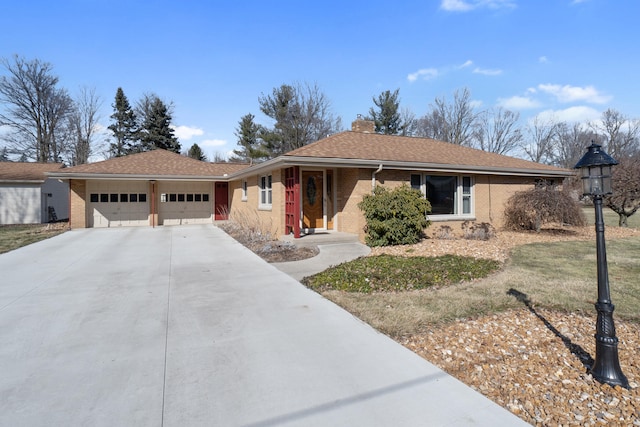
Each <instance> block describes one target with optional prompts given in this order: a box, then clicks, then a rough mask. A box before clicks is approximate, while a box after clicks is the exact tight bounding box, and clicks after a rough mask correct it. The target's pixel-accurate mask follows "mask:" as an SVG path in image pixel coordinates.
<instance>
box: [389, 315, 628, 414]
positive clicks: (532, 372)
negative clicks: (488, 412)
mask: <svg viewBox="0 0 640 427" xmlns="http://www.w3.org/2000/svg"><path fill="white" fill-rule="evenodd" d="M616 330H617V335H618V338H619V340H620V342H619V343H618V351H619V355H620V365H621V368H622V372H623V373H624V374H625V375H626V377H627V379H628V380H629V384H630V389H629V390H627V389H624V388H621V387H610V386H608V385H603V384H601V383H598V382H597V381H595V380H594V379H593V378H592V376H591V375H590V374H589V373H588V370H587V367H588V366H591V361H592V359H591V357H592V356H591V355H594V354H595V340H594V337H593V334H594V332H595V314H594V315H593V316H591V315H582V314H575V313H557V312H552V311H547V310H542V309H535V307H532V308H531V310H529V309H526V308H525V309H521V310H512V311H508V312H505V313H501V314H499V315H491V316H486V317H482V318H478V319H465V320H459V321H457V322H454V323H451V324H448V325H445V326H443V327H440V328H434V329H433V330H431V331H428V332H426V333H424V334H420V335H415V336H411V337H407V338H405V339H403V340H401V343H402V344H403V345H404V346H406V347H408V348H409V349H411V350H412V351H414V352H416V353H417V354H419V355H421V356H422V357H424V358H425V359H427V360H429V361H430V362H431V363H433V364H435V365H436V366H438V367H440V368H441V369H443V370H444V371H446V372H448V373H449V374H451V375H453V376H454V377H456V378H458V379H459V380H460V381H462V382H464V383H465V384H467V385H469V386H471V387H472V388H474V389H475V390H477V391H479V392H480V393H482V394H483V395H485V396H487V397H488V398H489V399H491V400H493V401H494V402H496V403H498V404H499V405H501V406H503V407H505V408H507V409H509V410H510V411H511V412H513V413H514V414H516V415H518V416H519V417H520V418H522V419H523V420H525V421H527V422H529V423H530V424H532V425H537V426H599V425H610V426H640V389H639V388H638V383H639V382H640V361H639V360H638V357H637V355H638V351H639V350H640V339H639V337H640V327H639V326H638V325H635V324H628V323H621V322H616Z"/></svg>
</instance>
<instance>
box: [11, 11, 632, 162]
mask: <svg viewBox="0 0 640 427" xmlns="http://www.w3.org/2000/svg"><path fill="white" fill-rule="evenodd" d="M2 9H3V10H2V13H1V14H0V57H3V58H11V57H12V55H14V54H18V55H20V56H21V57H23V58H25V59H35V58H38V59H40V60H43V61H46V62H50V63H51V64H52V65H53V70H54V73H56V74H57V75H58V76H59V77H60V84H61V85H62V86H63V87H65V88H67V89H68V90H69V91H70V93H71V94H72V95H75V94H76V93H77V92H78V90H79V88H80V87H82V86H86V87H94V88H95V89H96V92H97V94H98V95H99V96H100V97H101V98H102V101H103V105H102V114H101V116H102V120H101V123H102V124H104V126H107V125H108V124H109V116H110V115H111V114H112V112H113V109H112V107H111V105H112V103H113V100H114V97H115V93H116V90H117V88H118V87H122V88H123V90H124V92H125V94H126V95H127V97H128V98H129V101H130V102H131V103H132V104H133V103H135V101H137V100H138V99H139V98H140V97H141V96H142V95H143V94H144V93H149V92H153V93H156V94H157V95H159V96H160V97H161V98H162V99H164V100H165V101H168V102H173V103H174V105H175V113H174V124H175V125H176V126H177V129H176V133H177V135H178V136H179V138H180V142H181V144H182V147H183V149H186V148H188V147H190V146H191V145H192V144H193V143H198V144H199V145H200V146H201V147H202V148H203V149H204V152H205V154H207V155H208V156H210V157H212V156H213V154H214V153H216V152H217V153H222V154H226V153H228V152H229V151H230V150H232V149H233V148H235V147H236V140H237V139H236V136H235V135H234V132H235V129H236V127H237V125H238V121H239V120H240V118H241V117H242V116H243V115H245V114H247V113H252V114H254V115H256V117H257V121H258V122H260V123H262V124H266V125H268V124H270V121H269V119H268V118H266V117H264V116H263V115H262V114H261V113H260V111H259V106H258V97H259V96H260V95H261V94H268V93H270V92H271V91H272V89H273V88H274V87H278V86H280V85H281V84H284V83H287V84H292V83H296V82H308V83H311V84H317V85H318V86H319V87H320V89H321V90H322V91H323V92H324V93H325V95H326V96H327V98H328V99H329V100H330V101H331V104H332V110H333V112H334V114H335V115H337V116H340V117H341V118H342V121H343V125H344V126H345V128H349V127H350V124H351V122H352V121H353V120H354V119H355V118H356V116H357V115H358V114H363V115H364V114H367V113H368V111H369V108H370V107H371V106H372V105H373V102H372V97H374V96H377V95H378V94H380V93H381V92H382V91H385V90H395V89H398V88H399V89H400V97H401V106H402V107H407V108H409V109H411V110H412V111H413V112H414V113H415V114H416V116H421V115H423V114H425V113H426V112H427V110H428V108H429V105H430V104H432V103H433V101H434V99H435V98H436V97H446V98H447V99H452V97H453V93H454V91H455V90H456V89H462V88H464V87H467V88H468V89H469V90H470V92H471V96H472V99H473V101H474V102H475V103H476V104H477V105H478V106H480V108H488V107H493V106H503V107H505V108H508V109H511V110H514V111H519V112H520V114H521V117H522V120H523V122H524V121H526V120H527V119H529V118H531V117H533V116H535V115H536V114H540V113H543V114H551V113H553V114H555V116H556V117H557V118H559V119H562V120H568V121H571V120H576V121H584V120H588V119H597V118H598V117H599V115H600V113H601V112H602V111H604V110H606V109H607V108H614V109H617V110H619V111H621V112H622V113H624V114H626V115H628V116H631V117H634V118H637V117H640V103H639V98H640V90H639V85H638V81H639V76H640V55H638V53H639V49H638V47H637V43H638V39H639V37H638V32H639V30H638V29H637V28H638V24H637V17H638V16H640V2H638V1H637V0H618V1H611V0H422V1H403V0H396V1H394V2H391V1H388V0H387V1H378V0H368V1H360V0H356V1H333V0H325V1H322V2H320V1H316V2H301V1H244V2H235V1H224V2H222V1H204V0H184V1H176V0H172V1H164V0H162V1H136V0H126V1H125V0H67V1H59V2H53V1H50V0H49V1H39V0H38V1H22V2H18V1H12V2H6V4H4V5H3V8H2ZM2 72H4V70H2ZM0 108H2V107H1V106H0Z"/></svg>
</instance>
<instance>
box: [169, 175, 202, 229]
mask: <svg viewBox="0 0 640 427" xmlns="http://www.w3.org/2000/svg"><path fill="white" fill-rule="evenodd" d="M212 187H213V182H159V183H158V191H159V193H160V203H159V204H158V223H159V224H160V225H181V224H207V223H209V224H210V223H212V222H213V198H212V197H211V193H212V191H211V189H212Z"/></svg>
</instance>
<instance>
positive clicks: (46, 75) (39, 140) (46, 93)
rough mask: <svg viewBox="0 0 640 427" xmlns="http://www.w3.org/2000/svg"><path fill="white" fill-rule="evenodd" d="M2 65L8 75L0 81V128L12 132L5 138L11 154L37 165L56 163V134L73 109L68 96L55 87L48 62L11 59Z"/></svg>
mask: <svg viewBox="0 0 640 427" xmlns="http://www.w3.org/2000/svg"><path fill="white" fill-rule="evenodd" d="M2 65H3V66H4V67H5V69H6V70H7V71H8V73H9V74H8V76H3V77H2V78H0V103H1V104H4V106H5V111H3V112H0V125H4V126H8V127H9V128H10V129H11V130H12V131H11V132H10V133H9V135H7V136H5V139H6V140H7V142H8V143H9V144H10V146H11V149H12V151H13V152H14V153H16V154H20V155H21V157H23V158H30V159H34V160H35V161H37V162H41V163H46V162H57V161H60V160H61V154H62V151H63V147H62V143H61V138H60V135H62V134H63V133H64V131H63V127H64V126H66V121H67V120H66V119H67V118H68V115H69V113H70V112H71V111H72V108H73V101H72V100H71V97H70V96H69V94H68V93H67V91H66V90H65V89H61V88H59V87H57V84H58V77H56V76H54V75H53V74H52V66H51V64H49V63H46V62H41V61H40V60H38V59H35V60H32V61H27V60H25V59H23V58H20V57H18V56H15V57H14V59H13V62H11V61H9V60H6V59H3V60H2Z"/></svg>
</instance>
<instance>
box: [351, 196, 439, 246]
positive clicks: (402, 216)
mask: <svg viewBox="0 0 640 427" xmlns="http://www.w3.org/2000/svg"><path fill="white" fill-rule="evenodd" d="M358 207H359V208H360V209H361V210H362V211H363V213H364V217H365V219H366V221H367V224H366V226H365V233H366V237H365V239H366V243H367V244H368V245H369V246H389V245H411V244H414V243H418V242H419V241H420V239H421V238H422V237H423V234H424V230H425V229H426V228H427V227H428V226H429V221H428V220H427V214H428V213H429V212H431V204H430V203H429V202H428V201H427V200H426V199H425V198H424V197H423V196H422V193H420V191H418V190H414V189H412V188H411V187H409V186H408V185H402V186H400V187H397V188H395V189H393V190H387V189H386V188H384V187H381V186H378V187H376V188H375V189H374V190H373V194H367V195H365V196H364V197H363V199H362V201H361V202H360V203H359V204H358Z"/></svg>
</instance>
